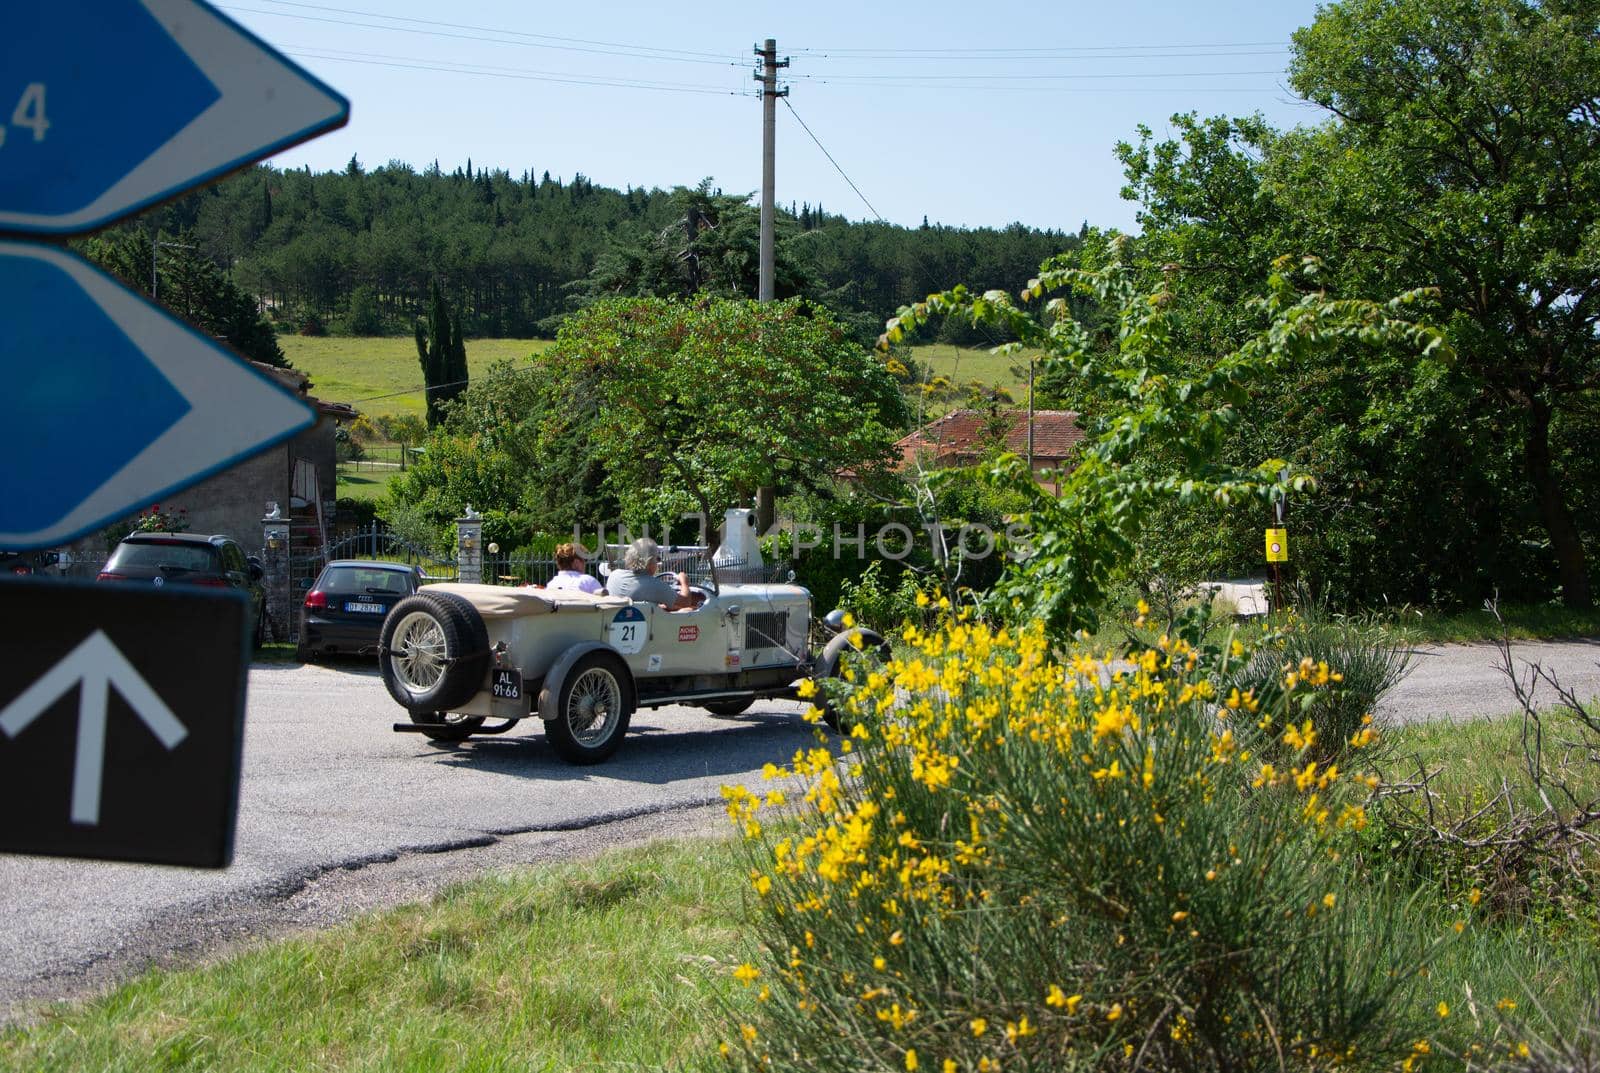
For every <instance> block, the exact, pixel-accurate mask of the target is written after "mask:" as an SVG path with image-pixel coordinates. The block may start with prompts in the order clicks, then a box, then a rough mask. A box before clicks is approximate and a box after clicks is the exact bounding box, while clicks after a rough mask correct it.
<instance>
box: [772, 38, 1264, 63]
mask: <svg viewBox="0 0 1600 1073" xmlns="http://www.w3.org/2000/svg"><path fill="white" fill-rule="evenodd" d="M1267 47H1275V48H1286V47H1287V43H1286V42H1284V41H1228V42H1218V43H1215V44H1210V43H1206V42H1203V41H1192V42H1185V43H1183V44H1173V45H1142V44H1141V45H1059V46H1034V47H1030V48H899V49H894V48H799V49H795V51H796V52H803V53H807V54H810V55H813V56H816V57H817V58H819V59H827V58H829V57H833V56H839V57H844V56H851V57H857V58H863V59H868V58H870V59H918V58H932V59H1002V58H1003V59H1028V58H1030V57H1032V56H1039V57H1042V58H1045V59H1049V58H1055V57H1060V56H1065V55H1070V54H1073V53H1079V52H1161V51H1168V50H1175V49H1185V48H1203V49H1223V48H1267Z"/></svg>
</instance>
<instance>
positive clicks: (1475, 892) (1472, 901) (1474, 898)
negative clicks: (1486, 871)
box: [1467, 887, 1483, 905]
mask: <svg viewBox="0 0 1600 1073" xmlns="http://www.w3.org/2000/svg"><path fill="white" fill-rule="evenodd" d="M1481 901H1483V891H1481V890H1479V889H1478V888H1477V887H1473V888H1472V893H1471V894H1468V895H1467V904H1469V905H1477V904H1478V903H1479V902H1481Z"/></svg>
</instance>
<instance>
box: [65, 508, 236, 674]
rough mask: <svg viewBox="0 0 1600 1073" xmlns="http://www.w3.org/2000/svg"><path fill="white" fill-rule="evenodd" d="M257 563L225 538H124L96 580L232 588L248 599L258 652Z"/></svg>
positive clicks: (177, 535)
mask: <svg viewBox="0 0 1600 1073" xmlns="http://www.w3.org/2000/svg"><path fill="white" fill-rule="evenodd" d="M263 573H264V571H263V569H262V566H261V560H260V559H257V558H256V557H255V556H253V555H251V556H247V555H245V553H244V549H243V548H241V547H239V545H238V543H237V542H235V541H234V540H232V539H231V538H229V537H225V536H202V535H201V534H199V533H129V534H128V535H127V536H125V537H123V538H122V543H120V544H118V545H117V550H116V551H114V552H112V553H111V558H110V559H109V560H107V561H106V565H105V567H104V568H103V569H102V570H101V571H100V574H99V576H98V577H97V578H96V579H95V580H97V581H118V582H127V583H130V584H139V585H154V586H155V587H156V588H163V587H165V586H167V585H178V586H202V587H205V588H213V589H237V590H239V591H240V592H242V593H244V594H245V595H247V596H249V597H250V621H251V622H254V623H255V632H254V634H253V635H252V636H253V638H254V642H255V644H256V646H257V647H259V646H260V645H261V641H262V638H263V635H264V633H265V630H266V622H267V616H266V611H267V605H266V590H265V589H263V588H262V586H261V575H262V574H263Z"/></svg>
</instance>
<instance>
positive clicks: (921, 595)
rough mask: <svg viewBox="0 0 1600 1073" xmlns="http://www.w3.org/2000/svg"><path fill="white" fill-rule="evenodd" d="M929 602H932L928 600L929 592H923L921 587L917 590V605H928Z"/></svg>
mask: <svg viewBox="0 0 1600 1073" xmlns="http://www.w3.org/2000/svg"><path fill="white" fill-rule="evenodd" d="M929 603H930V601H929V600H928V594H927V593H925V592H923V591H922V590H921V589H918V590H917V606H918V607H927V606H928V604H929Z"/></svg>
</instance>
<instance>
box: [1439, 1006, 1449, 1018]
mask: <svg viewBox="0 0 1600 1073" xmlns="http://www.w3.org/2000/svg"><path fill="white" fill-rule="evenodd" d="M1438 1010H1439V1016H1440V1017H1449V1016H1450V1004H1449V1003H1447V1002H1441V1003H1439V1006H1438Z"/></svg>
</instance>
